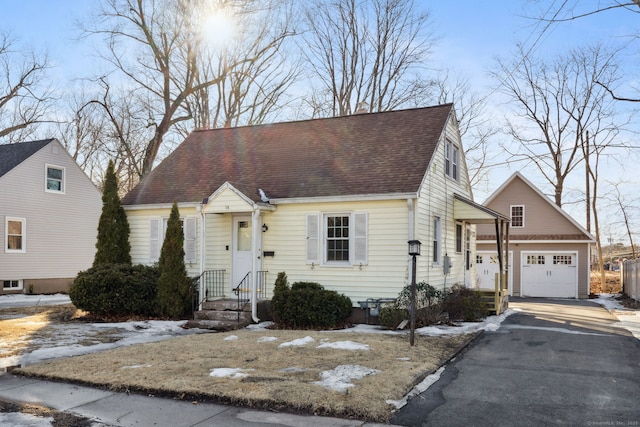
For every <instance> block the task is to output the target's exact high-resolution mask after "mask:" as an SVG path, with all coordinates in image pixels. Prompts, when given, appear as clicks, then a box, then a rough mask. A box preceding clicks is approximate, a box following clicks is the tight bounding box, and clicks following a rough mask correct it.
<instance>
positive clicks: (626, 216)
mask: <svg viewBox="0 0 640 427" xmlns="http://www.w3.org/2000/svg"><path fill="white" fill-rule="evenodd" d="M610 184H611V186H612V187H613V189H614V191H615V194H614V195H613V196H614V200H615V203H616V204H617V205H618V207H619V208H620V212H621V213H622V218H623V222H624V227H625V230H626V233H627V237H628V238H629V245H630V246H631V257H632V259H636V255H637V254H636V246H635V244H634V243H633V236H634V230H635V229H637V223H635V222H634V219H635V218H634V217H633V214H634V213H635V212H637V210H638V206H637V205H636V206H634V205H633V204H630V202H629V201H627V200H625V196H623V194H622V192H621V191H620V187H621V186H623V185H626V183H624V182H616V183H610Z"/></svg>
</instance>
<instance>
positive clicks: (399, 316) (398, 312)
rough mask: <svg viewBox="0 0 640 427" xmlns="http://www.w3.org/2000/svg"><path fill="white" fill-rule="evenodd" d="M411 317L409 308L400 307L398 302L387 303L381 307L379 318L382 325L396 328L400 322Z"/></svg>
mask: <svg viewBox="0 0 640 427" xmlns="http://www.w3.org/2000/svg"><path fill="white" fill-rule="evenodd" d="M408 318H409V310H407V309H406V308H400V307H398V306H397V305H396V304H386V305H384V306H383V307H382V308H381V309H380V314H379V315H378V320H379V321H380V325H382V326H384V327H386V328H389V329H395V328H396V327H397V326H398V325H399V324H400V322H402V321H403V320H405V319H408Z"/></svg>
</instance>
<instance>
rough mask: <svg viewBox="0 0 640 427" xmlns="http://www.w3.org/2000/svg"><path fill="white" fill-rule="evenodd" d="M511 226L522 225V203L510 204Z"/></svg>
mask: <svg viewBox="0 0 640 427" xmlns="http://www.w3.org/2000/svg"><path fill="white" fill-rule="evenodd" d="M511 227H513V228H522V227H524V205H513V206H511Z"/></svg>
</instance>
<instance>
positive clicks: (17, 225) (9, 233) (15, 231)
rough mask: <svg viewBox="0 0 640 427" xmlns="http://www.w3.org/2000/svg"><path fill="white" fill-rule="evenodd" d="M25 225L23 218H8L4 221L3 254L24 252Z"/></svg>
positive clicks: (25, 221)
mask: <svg viewBox="0 0 640 427" xmlns="http://www.w3.org/2000/svg"><path fill="white" fill-rule="evenodd" d="M26 224H27V220H26V219H25V218H10V217H7V218H6V220H5V224H4V225H5V228H4V229H5V230H6V233H5V244H4V249H5V252H15V253H24V252H26V234H27V233H26Z"/></svg>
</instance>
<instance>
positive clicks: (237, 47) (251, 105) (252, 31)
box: [187, 0, 299, 128]
mask: <svg viewBox="0 0 640 427" xmlns="http://www.w3.org/2000/svg"><path fill="white" fill-rule="evenodd" d="M226 11H227V14H228V15H230V16H232V17H233V18H234V26H235V31H236V32H237V33H238V34H241V35H242V37H234V38H233V39H231V40H228V41H227V42H226V43H224V44H223V45H217V44H214V45H212V46H207V47H206V48H204V49H203V54H202V55H201V56H200V57H199V73H198V76H197V83H196V84H197V85H200V83H201V82H206V81H210V80H213V79H214V78H215V77H216V76H217V77H218V79H217V81H216V83H215V84H214V85H211V86H206V87H202V89H200V90H199V91H197V92H194V93H193V95H192V96H190V97H189V98H188V99H187V108H188V110H189V111H190V112H191V115H192V116H193V118H194V122H195V127H196V128H217V127H229V126H239V125H254V124H260V123H263V122H264V121H265V120H266V119H267V117H272V115H274V114H277V113H278V112H279V111H281V110H282V108H283V107H284V106H286V105H287V100H286V95H287V91H288V89H290V88H291V86H292V84H293V83H294V82H295V80H296V78H297V76H298V74H299V67H298V64H297V61H296V60H295V59H292V57H291V56H287V55H286V52H285V49H284V44H285V41H286V38H284V37H280V35H282V34H284V33H286V32H287V31H288V30H287V28H288V27H289V25H290V21H291V11H290V7H289V5H288V4H287V3H286V2H273V1H272V0H260V1H254V2H251V3H249V2H235V4H229V5H227V6H226ZM246 57H253V58H255V60H252V61H243V58H246Z"/></svg>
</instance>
